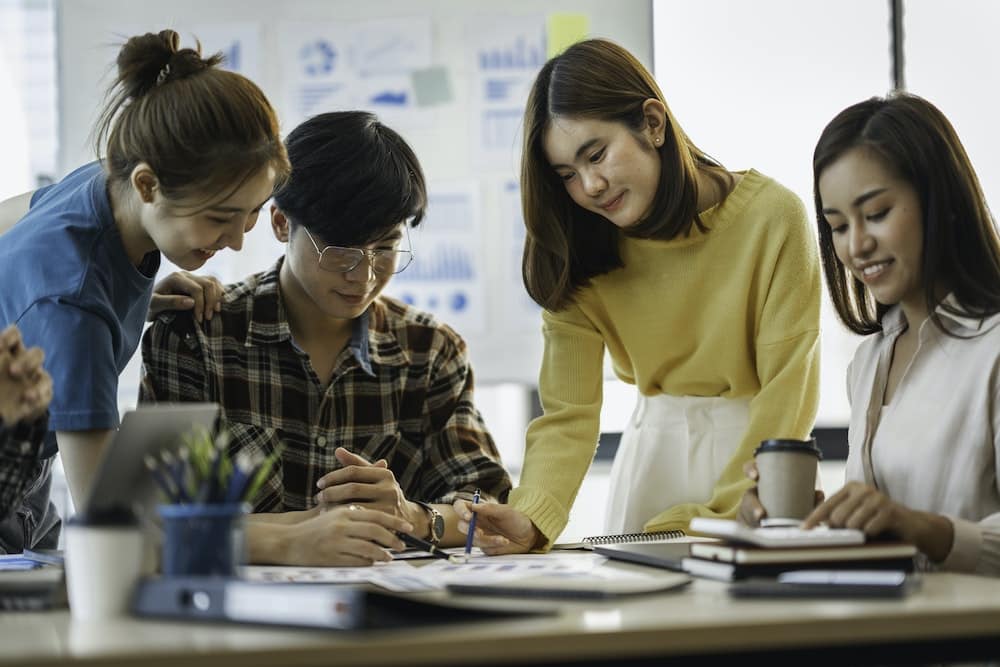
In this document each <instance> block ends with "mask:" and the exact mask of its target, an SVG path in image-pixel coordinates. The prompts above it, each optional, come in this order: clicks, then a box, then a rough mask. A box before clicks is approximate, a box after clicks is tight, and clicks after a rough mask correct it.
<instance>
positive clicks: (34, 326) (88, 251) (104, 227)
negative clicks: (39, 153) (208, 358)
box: [0, 162, 160, 455]
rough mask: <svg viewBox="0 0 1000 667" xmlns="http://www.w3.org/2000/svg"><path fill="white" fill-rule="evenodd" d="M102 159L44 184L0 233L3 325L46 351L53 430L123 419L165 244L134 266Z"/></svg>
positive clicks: (50, 448)
mask: <svg viewBox="0 0 1000 667" xmlns="http://www.w3.org/2000/svg"><path fill="white" fill-rule="evenodd" d="M106 180H107V179H106V177H105V174H104V170H103V168H102V166H101V164H100V163H99V162H93V163H91V164H88V165H85V166H83V167H80V168H79V169H77V170H76V171H74V172H73V173H71V174H69V175H68V176H66V178H64V179H63V180H61V181H60V182H58V183H56V184H54V185H50V186H48V187H46V188H43V189H41V190H38V191H37V192H36V193H35V194H34V196H33V197H32V198H31V208H30V210H29V211H28V213H27V214H26V215H25V216H24V217H23V218H21V220H19V221H18V223H17V224H16V225H14V227H12V228H11V229H10V231H8V232H7V233H6V234H4V235H2V236H0V267H3V270H2V271H0V326H6V325H7V324H9V323H11V322H13V323H16V324H17V325H18V327H19V328H20V329H21V334H22V336H23V337H24V341H25V344H26V345H28V346H35V345H37V346H38V347H41V348H42V349H43V350H44V351H45V369H46V370H47V371H48V372H49V374H50V375H51V376H52V386H53V397H52V403H51V404H50V406H49V414H50V417H49V429H50V433H49V438H48V439H47V443H46V448H45V452H44V453H45V455H51V454H54V453H55V438H54V436H53V434H54V432H55V431H83V430H89V429H114V428H117V426H118V375H119V374H120V373H121V371H122V369H123V368H125V365H126V364H127V363H128V361H129V359H130V358H131V357H132V354H133V353H134V352H135V349H136V346H137V345H138V344H139V339H140V336H141V335H142V328H143V323H144V321H145V318H146V311H147V310H148V308H149V300H150V298H151V296H152V292H153V277H154V276H155V275H156V270H157V268H158V267H159V264H160V254H159V253H158V252H153V253H150V254H148V255H147V256H146V257H145V258H144V260H143V262H142V266H141V267H139V268H136V267H135V266H134V265H133V264H132V263H131V262H130V261H129V258H128V256H127V255H126V254H125V247H124V245H122V240H121V235H120V234H119V232H118V228H117V227H116V226H115V221H114V218H113V216H112V213H111V205H110V202H109V200H108V195H107V190H106Z"/></svg>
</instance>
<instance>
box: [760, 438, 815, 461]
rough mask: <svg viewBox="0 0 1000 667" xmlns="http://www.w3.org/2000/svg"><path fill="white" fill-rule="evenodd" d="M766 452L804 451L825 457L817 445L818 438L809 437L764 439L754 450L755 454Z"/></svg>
mask: <svg viewBox="0 0 1000 667" xmlns="http://www.w3.org/2000/svg"><path fill="white" fill-rule="evenodd" d="M765 452H803V453H805V454H812V455H814V456H815V457H816V458H817V459H822V458H823V452H821V451H820V450H819V447H818V446H817V445H816V438H809V439H808V440H790V439H786V438H774V439H771V440H764V441H763V442H761V443H760V446H759V447H758V448H757V449H756V450H754V453H753V455H754V456H757V455H758V454H763V453H765Z"/></svg>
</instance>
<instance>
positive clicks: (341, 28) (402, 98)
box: [278, 17, 432, 127]
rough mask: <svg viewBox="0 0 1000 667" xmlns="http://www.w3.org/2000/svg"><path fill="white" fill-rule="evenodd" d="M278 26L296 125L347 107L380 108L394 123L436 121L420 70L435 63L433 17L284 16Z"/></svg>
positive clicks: (288, 106) (290, 119)
mask: <svg viewBox="0 0 1000 667" xmlns="http://www.w3.org/2000/svg"><path fill="white" fill-rule="evenodd" d="M278 32H279V37H280V38H279V40H278V42H279V44H280V47H279V48H280V52H281V68H282V72H283V73H284V76H283V78H282V82H283V90H282V97H281V98H280V99H281V107H282V114H281V115H282V119H283V121H284V123H285V124H286V125H287V126H288V127H294V126H295V125H297V124H298V123H300V122H301V121H303V120H305V119H306V118H308V117H310V116H314V115H316V114H319V113H324V112H327V111H337V110H344V109H366V110H369V111H372V112H374V113H376V114H378V115H379V117H380V118H381V119H382V121H383V122H385V123H386V124H388V125H390V126H406V127H414V126H425V125H427V124H429V123H430V122H431V121H432V117H430V116H427V115H425V113H426V112H423V111H421V110H419V109H418V108H417V104H416V94H415V91H414V89H413V83H414V82H413V77H412V72H413V71H415V70H419V69H424V68H428V67H430V66H431V22H430V20H429V19H427V18H421V17H408V18H395V19H379V20H370V21H357V22H311V23H304V22H284V23H281V24H280V25H279V27H278Z"/></svg>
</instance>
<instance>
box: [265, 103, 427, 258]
mask: <svg viewBox="0 0 1000 667" xmlns="http://www.w3.org/2000/svg"><path fill="white" fill-rule="evenodd" d="M285 146H286V147H287V148H288V157H289V159H290V160H291V162H292V173H291V176H289V177H288V180H287V181H285V184H284V185H283V186H282V187H281V188H280V189H279V190H278V191H277V192H275V193H274V202H275V203H276V204H277V205H278V208H280V209H281V211H282V212H283V213H284V214H285V215H286V216H288V218H289V219H291V220H292V222H295V223H297V224H300V225H302V226H303V227H305V228H306V229H308V230H309V232H310V233H312V234H315V235H317V236H318V237H319V238H321V239H322V240H323V241H324V242H326V243H328V244H333V245H340V246H355V245H365V244H367V243H371V242H372V241H376V240H379V239H381V238H382V237H384V236H385V235H386V234H388V233H389V232H391V231H392V230H394V229H395V228H396V227H398V226H399V224H400V223H401V222H405V223H406V224H409V225H410V226H412V227H416V226H417V225H418V224H420V221H421V220H422V219H423V217H424V212H425V210H426V208H427V185H426V182H425V181H424V172H423V169H421V168H420V162H418V161H417V156H416V154H415V153H414V152H413V149H412V148H410V145H409V144H408V143H406V140H405V139H403V137H401V136H400V135H399V134H398V133H397V132H396V131H395V130H393V129H392V128H391V127H388V126H386V125H383V124H382V123H381V122H380V121H379V119H378V118H377V117H376V116H375V114H372V113H369V112H367V111H333V112H330V113H324V114H319V115H317V116H313V117H312V118H310V119H309V120H307V121H305V122H303V123H302V124H301V125H299V126H298V127H296V128H295V129H294V130H292V131H291V133H290V134H289V135H288V137H287V138H286V139H285Z"/></svg>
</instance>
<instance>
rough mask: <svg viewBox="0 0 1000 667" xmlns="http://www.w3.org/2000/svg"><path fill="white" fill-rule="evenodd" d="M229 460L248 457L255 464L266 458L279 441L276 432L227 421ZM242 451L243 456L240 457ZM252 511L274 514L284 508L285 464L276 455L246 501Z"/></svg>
mask: <svg viewBox="0 0 1000 667" xmlns="http://www.w3.org/2000/svg"><path fill="white" fill-rule="evenodd" d="M226 428H227V429H228V430H229V448H228V453H229V460H230V461H232V462H233V463H234V464H235V462H236V459H237V456H238V455H239V456H240V457H244V456H249V457H251V460H252V461H254V463H256V464H257V465H256V466H255V470H256V469H257V467H259V465H260V464H263V462H264V461H266V460H267V459H269V458H270V457H271V456H272V455H273V454H274V451H275V450H276V449H277V448H278V444H279V442H280V439H279V437H278V431H277V429H273V428H269V427H266V426H257V425H256V424H246V423H244V422H235V421H229V422H227V423H226ZM241 452H242V453H243V454H241ZM247 502H248V503H250V505H251V506H252V507H253V511H254V512H273V511H277V510H281V509H283V505H284V461H283V460H282V457H281V456H279V457H278V458H277V460H275V461H274V463H273V464H272V465H271V468H270V470H269V471H268V473H267V477H266V478H265V479H264V482H263V484H262V485H261V486H260V489H259V490H258V491H257V492H256V493H255V494H254V497H253V498H247Z"/></svg>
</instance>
